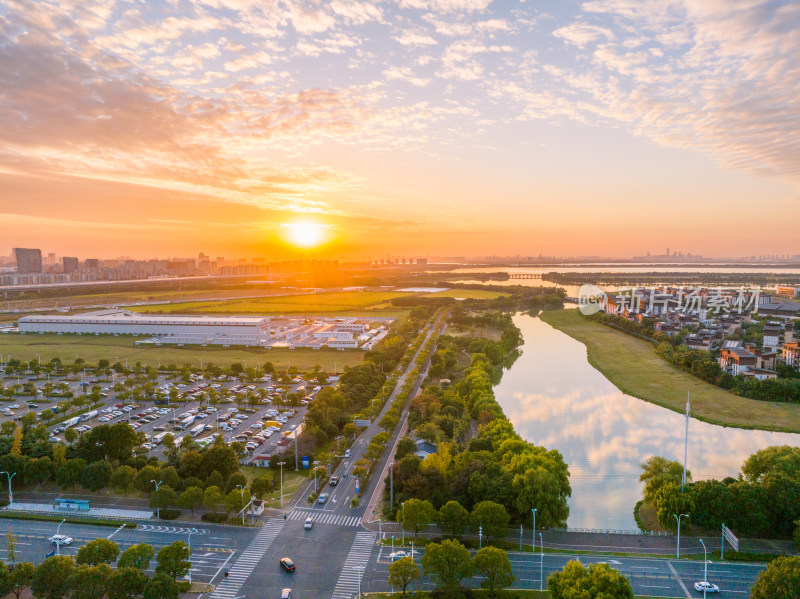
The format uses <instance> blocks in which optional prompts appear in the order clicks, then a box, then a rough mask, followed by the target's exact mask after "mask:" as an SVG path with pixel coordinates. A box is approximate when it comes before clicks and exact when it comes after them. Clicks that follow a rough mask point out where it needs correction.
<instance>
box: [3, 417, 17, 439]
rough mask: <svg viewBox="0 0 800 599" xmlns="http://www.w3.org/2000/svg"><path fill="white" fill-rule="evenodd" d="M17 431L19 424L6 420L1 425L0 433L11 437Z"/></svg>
mask: <svg viewBox="0 0 800 599" xmlns="http://www.w3.org/2000/svg"><path fill="white" fill-rule="evenodd" d="M15 430H17V423H16V422H14V421H13V420H6V421H5V422H3V423H2V424H0V433H2V434H4V435H5V436H7V437H10V436H11V435H13V434H14V431H15Z"/></svg>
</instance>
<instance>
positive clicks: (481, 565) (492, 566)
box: [472, 547, 516, 597]
mask: <svg viewBox="0 0 800 599" xmlns="http://www.w3.org/2000/svg"><path fill="white" fill-rule="evenodd" d="M472 565H473V566H474V568H475V571H476V572H478V574H480V575H481V576H483V577H484V578H483V580H482V581H481V586H482V587H483V588H484V589H487V590H488V591H489V596H490V597H494V594H495V591H496V590H499V589H503V588H505V587H507V586H509V585H510V584H512V583H513V582H514V581H515V580H516V578H515V577H514V574H513V573H512V571H511V562H510V561H509V559H508V553H506V552H505V551H503V550H502V549H498V548H497V547H484V548H483V549H479V550H478V553H476V554H475V557H473V558H472Z"/></svg>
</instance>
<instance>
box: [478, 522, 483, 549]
mask: <svg viewBox="0 0 800 599" xmlns="http://www.w3.org/2000/svg"><path fill="white" fill-rule="evenodd" d="M482 547H483V526H479V527H478V549H481V548H482Z"/></svg>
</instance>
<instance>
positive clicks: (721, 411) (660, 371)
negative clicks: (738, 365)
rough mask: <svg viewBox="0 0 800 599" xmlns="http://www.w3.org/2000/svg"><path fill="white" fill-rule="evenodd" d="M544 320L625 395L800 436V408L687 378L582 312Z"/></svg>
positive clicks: (643, 345)
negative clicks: (688, 406)
mask: <svg viewBox="0 0 800 599" xmlns="http://www.w3.org/2000/svg"><path fill="white" fill-rule="evenodd" d="M541 319H542V320H543V321H544V322H546V323H548V324H549V325H551V326H553V327H555V328H557V329H559V330H561V331H563V332H564V333H566V334H567V335H569V336H570V337H573V338H575V339H577V340H578V341H580V342H581V343H583V344H584V345H586V350H587V354H588V358H589V363H590V364H591V365H592V366H594V367H595V368H597V369H598V370H599V371H600V372H602V373H603V374H604V375H605V377H606V378H607V379H608V380H610V381H611V382H612V383H613V384H614V385H615V386H616V387H617V388H618V389H620V390H621V391H622V392H623V393H627V394H628V395H632V396H634V397H638V398H639V399H643V400H645V401H649V402H652V403H655V404H658V405H660V406H663V407H665V408H669V409H671V410H674V411H676V412H683V411H684V410H685V409H686V393H687V391H688V392H689V393H691V401H692V416H694V417H695V418H698V419H699V420H704V421H706V422H710V423H713V424H720V425H723V426H733V427H737V428H748V429H762V430H773V431H785V432H791V433H797V432H800V405H798V404H788V403H785V404H784V403H775V402H766V401H756V400H754V399H747V398H744V397H739V396H738V395H735V394H733V393H731V392H729V391H725V390H723V389H720V388H719V387H716V386H714V385H711V384H709V383H706V382H705V381H702V380H700V379H698V378H697V377H694V376H692V375H691V374H688V373H686V372H683V371H681V370H679V369H678V368H676V367H675V366H673V365H672V364H670V363H669V362H667V361H666V360H664V359H662V358H660V357H659V356H658V355H656V352H655V348H654V347H653V346H652V345H651V344H649V343H647V342H646V341H643V340H641V339H637V338H635V337H633V336H631V335H627V334H625V333H623V332H621V331H617V330H615V329H612V328H610V327H607V326H605V325H603V324H599V323H596V322H592V321H589V320H586V319H585V318H584V317H583V316H582V315H581V314H580V312H579V311H578V310H552V311H547V312H543V313H542V314H541Z"/></svg>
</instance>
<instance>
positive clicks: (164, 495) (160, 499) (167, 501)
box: [150, 485, 178, 510]
mask: <svg viewBox="0 0 800 599" xmlns="http://www.w3.org/2000/svg"><path fill="white" fill-rule="evenodd" d="M177 500H178V494H177V493H175V491H174V490H173V489H172V487H170V486H169V485H159V487H158V490H157V491H153V494H152V495H151V496H150V507H155V508H159V509H162V510H165V509H167V508H168V507H169V506H171V505H175V502H176V501H177Z"/></svg>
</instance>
